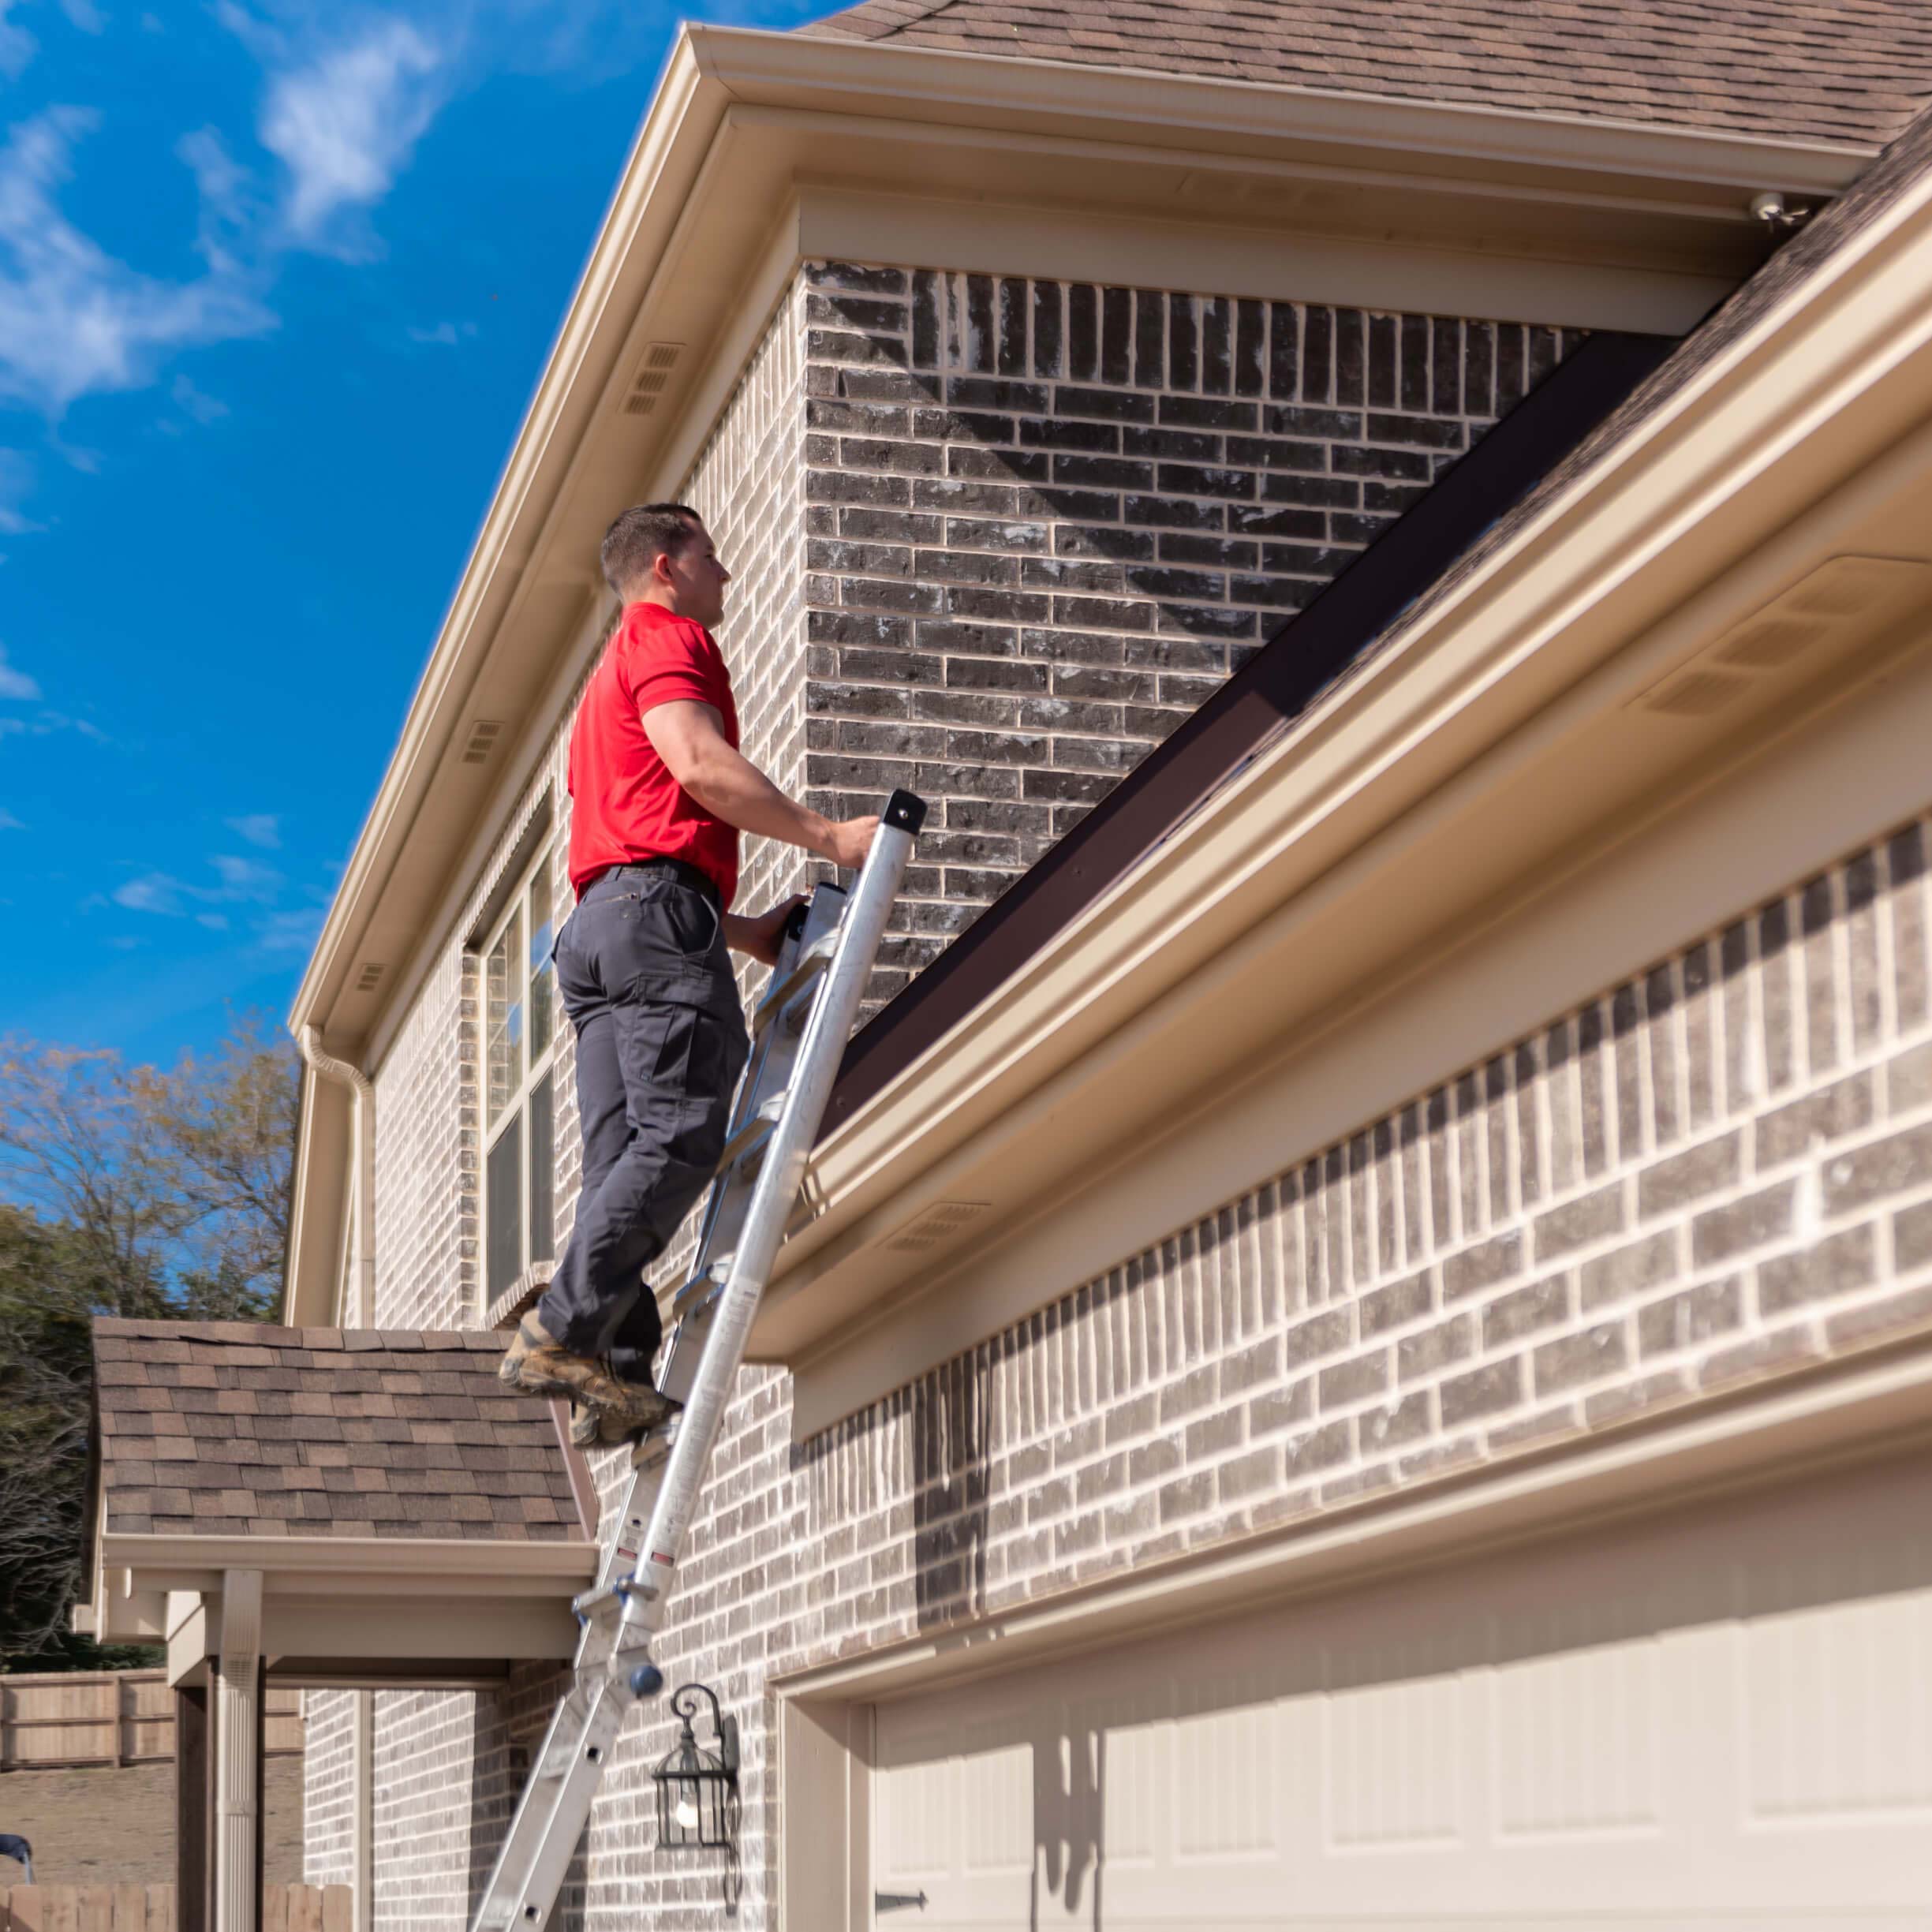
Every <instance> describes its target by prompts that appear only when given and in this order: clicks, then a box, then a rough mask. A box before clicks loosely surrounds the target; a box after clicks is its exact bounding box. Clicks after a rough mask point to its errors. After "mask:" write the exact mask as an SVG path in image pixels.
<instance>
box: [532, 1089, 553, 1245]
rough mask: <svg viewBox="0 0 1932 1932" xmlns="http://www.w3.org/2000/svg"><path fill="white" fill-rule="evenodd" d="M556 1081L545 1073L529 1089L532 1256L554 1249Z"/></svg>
mask: <svg viewBox="0 0 1932 1932" xmlns="http://www.w3.org/2000/svg"><path fill="white" fill-rule="evenodd" d="M554 1087H555V1082H554V1081H553V1079H552V1078H551V1075H550V1074H544V1077H543V1078H542V1079H541V1080H540V1081H538V1082H537V1083H536V1086H533V1087H532V1088H531V1089H530V1244H529V1245H530V1257H531V1259H532V1260H533V1261H534V1260H536V1259H538V1258H540V1257H543V1256H544V1255H547V1254H549V1253H550V1252H551V1242H552V1240H553V1239H555V1235H554V1231H553V1228H552V1222H551V1195H552V1183H553V1179H554V1176H555V1168H556V1164H555V1160H554V1158H553V1145H552V1142H551V1115H552V1111H553V1110H552V1108H551V1093H552V1092H553V1090H554Z"/></svg>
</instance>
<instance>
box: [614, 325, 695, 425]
mask: <svg viewBox="0 0 1932 1932" xmlns="http://www.w3.org/2000/svg"><path fill="white" fill-rule="evenodd" d="M683 353H684V345H683V343H682V342H652V343H651V344H650V345H649V346H648V347H647V348H646V349H645V352H644V361H643V362H642V364H641V365H640V366H639V368H638V370H637V379H636V380H634V381H633V383H631V386H630V394H629V395H627V396H626V398H624V413H625V414H626V416H648V415H649V414H650V413H651V412H652V410H653V409H656V407H657V401H658V398H659V397H660V396H661V395H663V393H664V391H665V390H666V389H667V388H668V387H670V383H671V371H672V370H673V369H675V368H676V367H677V366H678V357H680V356H682V354H683Z"/></svg>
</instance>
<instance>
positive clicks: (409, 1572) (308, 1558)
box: [96, 1531, 599, 1597]
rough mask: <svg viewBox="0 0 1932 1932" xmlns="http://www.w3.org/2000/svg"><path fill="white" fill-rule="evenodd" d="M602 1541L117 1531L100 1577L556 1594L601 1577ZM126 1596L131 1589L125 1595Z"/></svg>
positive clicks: (194, 1585)
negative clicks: (256, 1578) (251, 1576)
mask: <svg viewBox="0 0 1932 1932" xmlns="http://www.w3.org/2000/svg"><path fill="white" fill-rule="evenodd" d="M598 1556H599V1552H598V1549H597V1546H596V1544H594V1543H581V1542H574V1541H572V1542H543V1543H534V1542H511V1541H498V1540H495V1539H491V1538H481V1537H479V1538H474V1539H472V1538H458V1537H440V1538H438V1537H420V1538H418V1537H400V1536H394V1537H392V1536H382V1537H351V1536H333V1537H324V1536H192V1535H190V1536H160V1535H155V1534H140V1535H134V1534H125V1533H123V1534H115V1533H114V1532H112V1531H110V1532H108V1533H107V1534H105V1535H104V1536H103V1538H101V1545H100V1553H99V1557H98V1558H97V1562H98V1564H99V1566H100V1567H99V1570H98V1571H97V1572H96V1574H97V1575H110V1576H111V1575H125V1576H127V1577H128V1578H129V1579H132V1584H131V1586H132V1587H133V1589H135V1590H217V1589H219V1588H220V1586H221V1576H222V1572H223V1571H226V1570H242V1569H247V1570H260V1571H261V1572H262V1575H263V1587H264V1588H265V1589H266V1590H267V1591H268V1592H269V1593H270V1594H280V1593H285V1592H288V1591H299V1592H301V1593H303V1594H324V1593H326V1594H330V1595H342V1596H358V1597H366V1596H420V1595H422V1594H424V1593H425V1592H441V1591H447V1592H449V1593H450V1594H454V1595H458V1596H484V1597H487V1596H490V1595H491V1594H497V1595H506V1596H530V1595H550V1594H555V1593H556V1592H557V1591H558V1590H562V1589H567V1588H568V1587H570V1586H573V1585H576V1584H579V1583H583V1582H586V1581H588V1580H589V1579H590V1578H592V1576H594V1575H595V1574H596V1567H597V1560H598ZM124 1594H125V1593H124Z"/></svg>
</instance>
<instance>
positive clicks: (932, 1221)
mask: <svg viewBox="0 0 1932 1932" xmlns="http://www.w3.org/2000/svg"><path fill="white" fill-rule="evenodd" d="M991 1205H992V1203H991V1202H990V1201H934V1202H933V1203H932V1205H931V1206H930V1207H928V1208H924V1209H921V1210H920V1212H919V1213H917V1214H915V1215H914V1216H913V1218H912V1219H911V1220H910V1221H908V1222H907V1223H906V1225H905V1226H904V1227H903V1228H900V1229H899V1231H898V1232H897V1233H896V1234H894V1235H891V1236H890V1237H889V1238H888V1239H887V1241H886V1243H885V1244H884V1245H885V1246H886V1247H887V1248H888V1249H889V1250H891V1251H892V1252H893V1253H895V1254H924V1253H925V1251H926V1250H927V1249H929V1248H936V1247H937V1246H940V1243H942V1242H944V1241H948V1240H950V1239H951V1238H952V1237H953V1236H954V1235H956V1234H958V1233H959V1231H960V1230H961V1229H962V1228H966V1227H970V1225H971V1224H973V1222H974V1221H977V1220H978V1219H979V1217H980V1216H981V1215H982V1214H984V1213H985V1212H986V1210H987V1209H988V1208H989V1207H990V1206H991Z"/></svg>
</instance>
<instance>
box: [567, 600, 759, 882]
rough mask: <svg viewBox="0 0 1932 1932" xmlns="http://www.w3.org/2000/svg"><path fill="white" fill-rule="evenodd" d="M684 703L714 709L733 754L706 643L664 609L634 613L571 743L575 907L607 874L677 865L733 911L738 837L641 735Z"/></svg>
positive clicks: (581, 711)
mask: <svg viewBox="0 0 1932 1932" xmlns="http://www.w3.org/2000/svg"><path fill="white" fill-rule="evenodd" d="M681 698H687V699H689V700H691V701H693V702H695V703H697V704H708V705H710V706H711V708H712V710H713V711H715V712H717V714H718V716H719V718H720V719H723V724H724V735H725V739H726V742H727V743H728V744H729V745H730V746H731V749H733V750H734V751H736V750H737V749H738V708H737V707H736V706H735V705H734V704H733V703H732V702H731V673H730V672H729V671H727V670H726V669H725V667H724V660H723V658H722V657H721V656H719V653H718V647H717V645H716V643H714V642H713V641H712V635H711V633H710V632H709V631H708V630H706V629H705V628H704V626H703V625H702V624H698V623H693V622H692V620H691V619H690V618H688V617H674V616H673V615H671V612H670V611H667V610H666V609H665V608H664V607H663V605H662V604H632V605H631V606H630V607H629V608H628V609H627V610H626V611H625V613H624V615H623V618H622V621H621V622H619V623H618V627H617V630H616V633H615V635H614V636H613V637H611V641H610V642H609V644H607V645H605V647H604V656H603V658H602V659H601V660H600V662H599V663H598V665H597V668H596V671H593V672H592V674H591V678H590V683H589V687H588V688H587V689H585V693H584V701H583V702H582V703H581V704H579V705H578V706H577V723H576V725H575V726H574V727H573V729H572V731H571V733H570V777H569V781H568V782H569V784H570V798H571V801H572V803H571V808H570V884H572V885H573V886H574V887H575V888H577V894H578V895H579V896H580V897H581V896H582V894H583V891H584V888H585V886H587V885H589V883H590V882H591V880H593V879H594V878H596V876H597V874H598V873H600V872H602V871H604V869H605V868H606V867H607V866H611V865H624V864H626V863H627V862H628V861H631V860H633V859H645V858H679V859H682V860H683V861H685V863H686V865H695V866H696V867H697V869H698V870H699V871H700V872H701V873H704V875H705V876H706V877H707V878H708V879H709V880H711V881H712V884H715V885H716V887H717V888H718V897H719V901H720V902H721V903H722V904H723V905H724V906H726V907H727V909H728V908H729V907H730V906H731V899H732V895H733V894H734V893H735V892H736V891H737V890H738V833H737V831H736V830H735V829H734V828H732V827H731V826H730V825H727V824H725V822H724V820H723V819H721V818H718V817H715V816H714V815H713V814H712V813H709V812H708V811H706V810H705V809H704V806H702V805H700V804H699V803H698V802H697V800H696V799H695V798H693V797H692V796H691V794H689V792H688V791H686V790H685V789H684V787H682V785H680V784H679V783H678V781H677V780H676V779H675V778H673V777H672V776H671V772H670V771H669V769H668V768H667V766H666V765H665V763H664V761H663V759H662V758H660V757H659V756H658V755H657V752H656V748H655V747H654V746H652V743H651V741H650V739H649V738H648V737H646V736H645V729H644V713H645V712H647V711H648V710H650V709H651V708H652V706H653V705H655V704H671V703H674V702H675V701H677V700H678V699H681Z"/></svg>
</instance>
